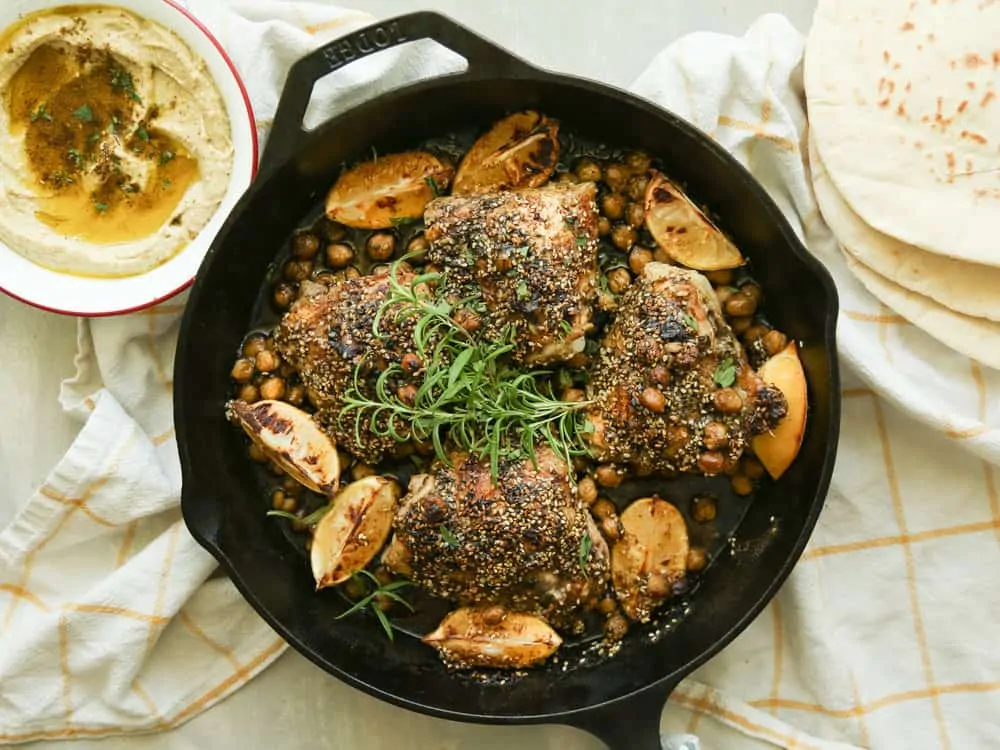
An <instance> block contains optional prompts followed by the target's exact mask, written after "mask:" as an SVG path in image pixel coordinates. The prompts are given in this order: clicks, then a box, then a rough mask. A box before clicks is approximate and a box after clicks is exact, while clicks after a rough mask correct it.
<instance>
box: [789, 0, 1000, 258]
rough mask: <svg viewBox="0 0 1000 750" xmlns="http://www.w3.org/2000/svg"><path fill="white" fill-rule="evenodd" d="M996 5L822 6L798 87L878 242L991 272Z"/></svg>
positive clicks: (998, 102) (929, 1)
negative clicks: (883, 239) (889, 240)
mask: <svg viewBox="0 0 1000 750" xmlns="http://www.w3.org/2000/svg"><path fill="white" fill-rule="evenodd" d="M998 33H1000V2H997V1H996V0H879V2H872V0H819V5H818V7H817V11H816V15H815V18H814V21H813V26H812V29H811V30H810V33H809V38H808V40H807V43H806V53H805V68H804V74H805V89H806V100H807V105H808V110H809V119H810V122H811V125H812V130H813V133H814V135H815V138H816V148H817V150H818V151H819V156H820V158H821V159H822V160H823V163H824V164H825V165H826V167H827V170H828V171H829V174H830V177H831V179H832V180H833V183H834V184H835V185H836V187H837V190H838V192H839V193H840V194H841V196H843V198H844V200H845V201H846V202H847V204H848V205H849V206H850V207H851V209H852V210H853V211H854V212H855V213H857V214H858V216H860V217H861V218H862V219H863V220H864V221H865V222H866V223H867V224H869V225H870V226H872V227H874V228H875V229H877V230H878V231H880V232H882V233H883V234H886V235H889V236H890V237H894V238H896V239H899V240H902V241H903V242H906V243H908V244H911V245H915V246H916V247H919V248H922V249H924V250H927V251H929V252H933V253H937V254H940V255H948V256H952V257H955V258H960V259H962V260H966V261H972V262H977V263H985V264H990V265H1000V240H998V238H1000V35H998Z"/></svg>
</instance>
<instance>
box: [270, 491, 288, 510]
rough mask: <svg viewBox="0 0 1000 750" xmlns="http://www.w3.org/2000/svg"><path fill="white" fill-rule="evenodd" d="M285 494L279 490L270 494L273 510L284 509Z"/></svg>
mask: <svg viewBox="0 0 1000 750" xmlns="http://www.w3.org/2000/svg"><path fill="white" fill-rule="evenodd" d="M285 497H286V495H285V493H284V492H282V491H281V490H275V491H274V492H272V493H271V507H272V508H274V509H275V510H284V509H285Z"/></svg>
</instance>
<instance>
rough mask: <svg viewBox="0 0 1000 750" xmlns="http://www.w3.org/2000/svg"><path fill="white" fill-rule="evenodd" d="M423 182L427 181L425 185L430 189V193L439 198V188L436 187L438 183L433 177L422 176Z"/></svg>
mask: <svg viewBox="0 0 1000 750" xmlns="http://www.w3.org/2000/svg"><path fill="white" fill-rule="evenodd" d="M424 182H426V183H427V187H429V188H430V189H431V194H432V195H433V196H434V197H435V198H440V197H441V188H439V187H438V184H437V182H436V181H435V180H434V178H433V177H425V178H424Z"/></svg>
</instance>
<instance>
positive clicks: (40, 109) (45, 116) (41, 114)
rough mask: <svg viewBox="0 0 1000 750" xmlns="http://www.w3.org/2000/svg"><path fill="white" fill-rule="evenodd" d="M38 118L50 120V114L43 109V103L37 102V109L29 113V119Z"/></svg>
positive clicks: (34, 120)
mask: <svg viewBox="0 0 1000 750" xmlns="http://www.w3.org/2000/svg"><path fill="white" fill-rule="evenodd" d="M38 120H45V121H46V122H52V115H50V114H49V113H48V111H47V110H46V109H45V105H44V104H39V105H38V109H36V110H35V111H34V112H32V113H31V121H32V122H36V121H38Z"/></svg>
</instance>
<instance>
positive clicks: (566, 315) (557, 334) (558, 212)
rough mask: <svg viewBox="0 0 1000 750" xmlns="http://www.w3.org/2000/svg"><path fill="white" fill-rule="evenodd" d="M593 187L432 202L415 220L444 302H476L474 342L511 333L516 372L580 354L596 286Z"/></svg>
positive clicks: (587, 329)
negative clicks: (422, 228)
mask: <svg viewBox="0 0 1000 750" xmlns="http://www.w3.org/2000/svg"><path fill="white" fill-rule="evenodd" d="M596 197H597V188H596V186H595V185H594V183H582V184H577V185H556V186H550V187H545V188H532V189H524V190H517V191H506V192H499V193H491V194H486V195H477V196H453V197H447V198H438V199H437V200H434V201H432V202H431V203H430V205H428V207H427V210H426V212H425V214H424V220H425V223H426V225H427V231H426V233H425V236H426V238H427V240H428V241H429V242H430V252H429V254H428V258H429V259H430V261H431V262H433V263H435V264H438V265H439V266H441V267H442V268H443V269H445V271H446V272H447V280H446V287H445V292H446V294H447V295H448V296H449V297H450V298H451V299H453V300H465V299H468V298H470V297H474V298H480V297H481V300H482V305H481V306H480V307H479V309H476V305H475V303H473V304H472V306H471V307H472V310H473V311H474V312H475V313H476V314H477V315H479V316H480V318H481V320H480V321H479V324H480V326H481V327H480V328H479V334H478V335H481V336H485V337H487V338H488V339H490V340H496V339H497V338H499V337H500V336H501V335H502V334H503V332H504V329H505V327H506V326H512V327H513V329H514V332H515V337H514V341H515V343H516V348H515V350H514V353H513V354H514V358H515V360H517V361H518V362H519V363H522V364H529V365H533V364H545V363H549V362H556V361H563V360H567V359H569V358H570V357H572V356H573V355H574V354H576V353H578V352H580V351H582V350H583V347H584V343H585V342H584V338H583V337H584V335H585V334H586V333H587V331H589V330H590V328H591V326H592V324H591V313H592V305H593V302H594V300H595V298H596V293H597V291H596V279H597V271H598V268H597V236H598V233H597V219H598V214H597V203H596Z"/></svg>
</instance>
